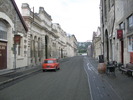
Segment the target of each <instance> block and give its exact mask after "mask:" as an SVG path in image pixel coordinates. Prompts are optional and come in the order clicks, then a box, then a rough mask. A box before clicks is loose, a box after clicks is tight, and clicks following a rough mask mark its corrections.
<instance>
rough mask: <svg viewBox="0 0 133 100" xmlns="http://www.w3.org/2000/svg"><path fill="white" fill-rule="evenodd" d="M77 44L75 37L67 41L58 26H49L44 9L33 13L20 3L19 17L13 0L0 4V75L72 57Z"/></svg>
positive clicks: (0, 0) (4, 0) (50, 20)
mask: <svg viewBox="0 0 133 100" xmlns="http://www.w3.org/2000/svg"><path fill="white" fill-rule="evenodd" d="M68 43H69V44H71V50H70V51H69V50H67V49H68V45H67V44H68ZM76 43H77V40H76V38H75V36H74V35H73V36H72V37H71V38H70V40H68V36H67V34H66V32H65V31H64V30H63V29H62V28H61V26H60V25H59V24H57V23H52V18H51V16H50V15H49V14H48V13H47V12H46V11H45V10H44V8H43V7H40V8H39V12H38V13H34V8H33V9H31V8H30V7H29V5H28V4H27V3H23V4H22V15H21V14H20V12H19V10H18V7H17V5H16V3H15V1H14V0H0V74H1V72H4V71H5V72H7V70H8V71H9V70H11V69H19V68H26V67H27V66H36V65H41V64H42V62H43V60H44V59H46V58H64V57H69V55H68V54H69V53H70V54H71V56H74V55H75V54H76V53H75V52H76V49H77V47H76Z"/></svg>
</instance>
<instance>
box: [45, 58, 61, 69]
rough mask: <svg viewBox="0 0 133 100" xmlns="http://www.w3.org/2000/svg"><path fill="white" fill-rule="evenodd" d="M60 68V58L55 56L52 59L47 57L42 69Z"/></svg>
mask: <svg viewBox="0 0 133 100" xmlns="http://www.w3.org/2000/svg"><path fill="white" fill-rule="evenodd" d="M57 69H58V70H59V69H60V66H59V63H58V59H55V58H50V59H45V60H44V62H43V64H42V70H43V71H47V70H55V71H56V70H57Z"/></svg>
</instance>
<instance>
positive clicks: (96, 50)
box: [90, 27, 102, 59]
mask: <svg viewBox="0 0 133 100" xmlns="http://www.w3.org/2000/svg"><path fill="white" fill-rule="evenodd" d="M92 46H93V57H94V58H95V59H98V58H99V55H102V42H101V29H100V27H98V28H97V32H93V39H92ZM90 50H91V49H90ZM91 52H92V51H91Z"/></svg>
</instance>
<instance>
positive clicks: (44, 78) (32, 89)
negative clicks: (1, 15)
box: [0, 57, 91, 100]
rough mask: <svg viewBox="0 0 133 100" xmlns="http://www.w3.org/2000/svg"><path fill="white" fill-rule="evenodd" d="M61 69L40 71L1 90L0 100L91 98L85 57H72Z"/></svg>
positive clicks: (63, 63)
mask: <svg viewBox="0 0 133 100" xmlns="http://www.w3.org/2000/svg"><path fill="white" fill-rule="evenodd" d="M60 66H61V69H60V70H59V71H56V72H54V71H47V72H42V71H40V72H38V73H37V74H35V75H33V76H31V77H28V78H26V79H24V80H22V81H20V82H18V83H16V84H14V85H12V86H10V87H7V88H5V89H3V90H1V91H0V100H91V96H90V91H89V87H88V86H89V85H88V80H87V75H86V73H85V71H84V67H83V57H74V58H70V59H68V60H66V61H64V62H62V63H61V64H60Z"/></svg>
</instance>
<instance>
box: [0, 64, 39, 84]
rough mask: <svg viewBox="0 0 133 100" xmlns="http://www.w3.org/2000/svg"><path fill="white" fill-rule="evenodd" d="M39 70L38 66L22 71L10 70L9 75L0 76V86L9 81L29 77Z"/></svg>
mask: <svg viewBox="0 0 133 100" xmlns="http://www.w3.org/2000/svg"><path fill="white" fill-rule="evenodd" d="M39 70H41V67H40V66H34V67H27V68H24V69H17V70H10V71H9V73H5V74H2V75H0V86H1V85H3V84H6V83H9V82H11V81H14V80H17V79H19V78H22V77H24V76H27V75H30V74H32V73H34V72H37V71H39Z"/></svg>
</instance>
